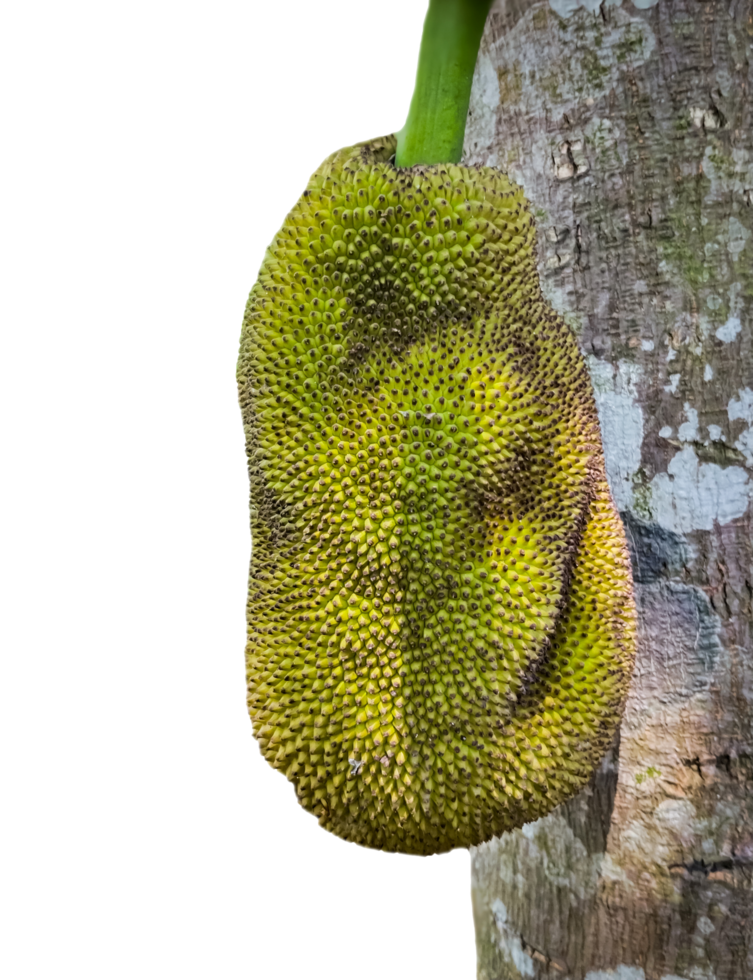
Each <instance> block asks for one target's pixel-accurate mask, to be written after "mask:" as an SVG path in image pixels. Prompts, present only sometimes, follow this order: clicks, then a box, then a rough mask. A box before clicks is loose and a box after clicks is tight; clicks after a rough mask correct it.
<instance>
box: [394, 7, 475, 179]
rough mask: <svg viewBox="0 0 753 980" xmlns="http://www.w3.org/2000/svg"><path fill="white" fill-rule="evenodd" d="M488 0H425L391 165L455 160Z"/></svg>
mask: <svg viewBox="0 0 753 980" xmlns="http://www.w3.org/2000/svg"><path fill="white" fill-rule="evenodd" d="M492 2H493V0H429V9H428V11H427V13H426V20H425V21H424V32H423V35H422V37H421V50H420V52H419V55H418V71H417V72H416V87H415V89H414V92H413V98H412V99H411V104H410V109H409V111H408V119H407V121H406V123H405V125H404V126H403V128H402V129H401V131H400V132H399V133H398V135H397V154H396V156H395V165H396V166H398V167H413V166H415V165H416V164H418V163H423V164H433V163H458V161H459V160H460V157H461V155H462V153H463V138H464V137H465V123H466V119H467V117H468V103H469V102H470V98H471V83H472V81H473V70H474V68H475V67H476V58H477V56H478V46H479V44H480V43H481V35H482V34H483V32H484V24H485V23H486V15H487V14H488V13H489V8H490V7H491V5H492Z"/></svg>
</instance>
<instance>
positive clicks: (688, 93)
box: [464, 0, 753, 980]
mask: <svg viewBox="0 0 753 980" xmlns="http://www.w3.org/2000/svg"><path fill="white" fill-rule="evenodd" d="M752 87H753V2H752V0H731V2H727V0H724V2H721V0H718V2H704V0H658V2H657V0H635V3H634V4H631V3H630V2H629V0H625V2H623V3H620V0H611V2H610V0H604V2H602V3H601V4H600V5H599V3H598V0H548V2H546V0H544V2H540V0H539V2H534V3H529V2H525V0H498V2H497V4H496V5H495V7H494V8H493V9H492V13H491V15H490V17H489V20H488V22H487V27H486V33H485V36H484V40H483V41H482V46H481V52H480V56H479V60H478V63H477V67H476V75H475V78H474V85H473V93H472V97H471V110H470V118H469V125H468V129H467V133H466V143H465V153H464V162H470V163H479V164H492V165H496V166H498V167H500V168H501V169H502V170H505V171H506V172H507V173H508V174H509V175H510V176H511V177H512V178H514V179H515V180H517V181H518V182H520V183H521V184H522V185H523V186H524V188H525V190H526V193H527V196H528V198H529V200H530V201H531V202H532V205H533V209H534V213H535V214H536V217H537V228H538V244H539V257H540V263H539V269H540V275H541V281H542V288H543V290H544V292H545V294H546V295H547V297H548V298H549V300H550V301H551V303H552V305H553V306H554V307H555V308H556V309H557V310H559V311H560V312H561V313H562V314H563V315H564V316H565V318H566V320H567V321H568V322H569V323H570V325H571V327H572V329H573V330H574V331H575V332H576V334H577V336H578V337H579V341H580V345H581V349H582V350H583V352H584V354H585V356H586V358H587V360H588V363H589V367H590V370H591V375H592V378H593V382H594V388H595V391H596V397H597V402H598V406H599V414H600V418H601V424H602V434H603V437H604V444H605V453H606V459H607V468H608V471H609V478H610V483H611V487H612V492H613V495H614V497H615V501H616V503H617V505H618V507H619V509H620V511H621V513H622V516H623V520H624V522H625V525H626V529H627V534H628V539H629V542H630V545H631V549H632V556H633V567H634V576H635V583H636V597H637V602H638V608H639V615H640V638H639V651H638V656H637V661H636V667H635V673H634V677H633V683H632V690H631V695H630V698H629V702H628V705H627V708H626V712H625V716H624V720H623V723H622V728H621V734H620V738H619V739H618V741H617V743H616V744H615V746H614V748H613V750H612V751H611V752H610V754H609V755H608V757H607V758H606V759H605V760H604V762H603V765H602V767H601V769H600V771H599V772H598V773H597V774H596V776H595V777H594V779H593V781H592V783H591V785H590V786H589V787H588V789H587V790H585V791H584V792H583V793H581V794H580V795H579V796H578V797H576V798H575V799H573V800H571V801H570V802H569V803H567V804H565V805H563V806H561V807H559V808H558V809H557V810H555V811H554V813H552V814H551V815H550V816H548V817H546V818H545V819H542V820H539V821H537V822H536V823H533V824H530V825H528V826H526V827H524V828H523V829H522V830H520V831H517V832H515V833H512V834H508V835H506V836H505V837H503V838H501V839H499V840H494V841H492V842H490V843H489V844H487V845H484V846H483V847H480V848H477V849H475V850H474V852H473V857H472V867H473V902H474V916H475V922H476V933H477V947H478V976H479V978H480V980H502V978H515V980H517V978H541V980H543V978H553V977H557V978H561V980H583V978H587V980H751V978H753V937H752V935H751V933H752V931H753V887H752V878H753V725H752V721H753V636H752V619H753V616H752V604H753V533H752V531H753V529H752V527H751V524H752V522H753V521H752V518H751V510H752V509H753V508H751V506H750V504H751V497H752V496H753V479H751V471H752V470H753V390H752V389H753V336H752V333H753V331H752V330H751V327H752V325H753V313H752V309H753V100H752V98H751V89H752Z"/></svg>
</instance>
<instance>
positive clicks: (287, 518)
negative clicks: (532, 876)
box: [238, 137, 635, 854]
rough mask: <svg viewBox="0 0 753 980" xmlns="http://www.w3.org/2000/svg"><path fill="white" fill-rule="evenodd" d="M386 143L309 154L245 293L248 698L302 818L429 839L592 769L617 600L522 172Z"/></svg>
mask: <svg viewBox="0 0 753 980" xmlns="http://www.w3.org/2000/svg"><path fill="white" fill-rule="evenodd" d="M394 146H395V143H394V139H393V138H392V137H389V138H385V139H382V140H376V141H374V142H371V143H368V144H363V145H361V146H357V147H350V148H348V149H346V150H341V151H340V152H338V153H336V154H334V155H333V156H332V157H330V158H329V159H328V160H327V161H325V163H324V164H323V165H322V166H321V168H320V169H319V170H318V171H317V172H316V173H315V174H314V176H313V177H312V178H311V181H310V183H309V186H308V188H307V190H306V191H305V192H304V194H303V196H302V197H301V199H300V200H299V202H298V204H297V205H296V206H295V207H294V209H293V210H292V211H291V213H290V214H289V215H288V217H287V219H286V221H285V224H284V225H283V227H282V228H281V230H280V232H279V234H278V235H277V238H276V239H275V241H274V242H273V244H272V246H271V247H270V249H269V250H268V252H267V255H266V258H265V260H264V264H263V266H262V269H261V272H260V274H259V279H258V282H257V283H256V285H255V286H254V288H253V291H252V292H251V296H250V299H249V302H248V307H247V310H246V317H245V321H244V327H243V335H242V341H241V353H240V360H239V365H238V381H239V386H240V400H241V406H242V409H243V417H244V423H245V429H246V438H247V449H248V459H249V472H250V479H251V528H252V547H253V554H252V561H251V574H250V587H249V598H248V647H247V666H248V691H249V698H248V703H249V711H250V714H251V718H252V720H253V725H254V731H255V733H256V736H257V738H258V740H259V743H260V746H261V750H262V752H263V754H264V756H265V758H266V759H267V760H268V761H269V762H270V763H271V764H272V765H273V766H274V767H275V768H277V769H280V770H281V771H282V772H284V773H285V774H286V775H287V777H288V779H290V780H291V781H292V782H293V783H294V784H295V787H296V792H297V794H298V799H299V801H300V803H301V804H302V805H303V806H304V807H305V808H306V809H307V810H310V811H311V812H313V813H314V814H316V815H317V816H318V817H319V820H320V823H321V824H322V826H324V827H326V828H327V829H328V830H330V831H332V832H333V833H336V834H338V835H340V836H341V837H343V838H345V839H346V840H350V841H356V842H358V843H359V844H364V845H366V846H369V847H375V848H381V849H384V850H388V851H405V852H409V853H414V854H433V853H436V852H440V851H447V850H449V849H451V848H455V847H468V846H469V845H473V844H479V843H480V842H482V841H485V840H488V839H489V838H490V837H492V836H494V835H498V834H501V833H502V832H503V831H506V830H510V829H511V828H514V827H519V826H521V825H522V824H523V823H525V822H527V821H530V820H533V819H535V818H537V817H540V816H542V815H543V814H545V813H547V812H548V811H550V810H551V809H552V808H553V807H555V806H556V805H557V804H558V803H561V802H562V801H563V800H565V799H566V798H568V797H569V796H571V795H572V794H573V793H575V792H576V791H577V790H578V789H579V788H580V787H582V786H583V784H584V783H585V782H586V781H587V780H588V779H589V777H590V776H591V774H592V772H593V770H594V767H595V766H596V765H597V764H598V762H599V760H600V759H601V757H602V756H603V753H604V752H605V750H606V749H607V747H608V745H609V743H610V741H611V739H612V737H613V734H614V731H615V728H616V726H617V724H618V722H619V718H620V714H621V711H622V707H623V704H624V700H625V696H626V692H627V686H628V681H629V676H630V670H631V667H632V661H633V654H634V634H635V610H634V603H633V593H632V580H631V574H630V565H629V560H628V556H627V551H626V548H625V540H624V534H623V530H622V525H621V522H620V520H619V517H618V515H617V514H616V512H615V509H614V505H613V503H612V500H611V497H610V494H609V489H608V487H607V483H606V479H605V473H604V459H603V454H602V449H601V440H600V434H599V428H598V420H597V416H596V410H595V405H594V399H593V396H592V391H591V385H590V381H589V378H588V374H587V372H586V368H585V365H584V363H583V359H582V357H581V356H580V353H579V352H578V349H577V347H576V344H575V341H574V339H573V337H572V335H571V333H570V331H569V329H568V328H567V326H566V325H565V323H564V322H563V321H562V319H561V318H560V317H559V316H557V314H555V313H554V312H553V311H552V310H551V309H550V308H549V307H548V306H547V305H546V303H545V301H544V300H543V298H542V295H541V290H540V287H539V281H538V276H537V272H536V263H535V240H534V227H533V221H532V218H531V214H530V212H529V210H528V206H527V203H526V201H525V199H524V197H523V193H522V190H521V189H520V188H519V187H517V186H515V185H514V184H511V183H510V182H509V181H508V179H507V178H506V177H505V176H504V175H503V174H501V173H499V172H498V171H496V170H492V169H485V168H466V167H460V166H436V167H417V168H413V169H411V170H396V169H395V168H394V166H393V165H392V164H391V163H390V158H391V156H392V154H393V153H394Z"/></svg>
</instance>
